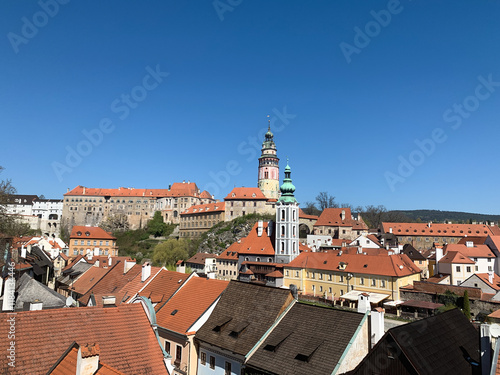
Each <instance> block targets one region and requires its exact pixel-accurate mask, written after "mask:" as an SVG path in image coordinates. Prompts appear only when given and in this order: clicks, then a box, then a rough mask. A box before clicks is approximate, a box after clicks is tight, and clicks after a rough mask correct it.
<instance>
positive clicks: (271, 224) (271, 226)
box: [267, 221, 274, 237]
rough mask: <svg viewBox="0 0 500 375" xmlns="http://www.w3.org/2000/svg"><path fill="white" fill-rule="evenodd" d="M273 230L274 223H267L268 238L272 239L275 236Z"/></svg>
mask: <svg viewBox="0 0 500 375" xmlns="http://www.w3.org/2000/svg"><path fill="white" fill-rule="evenodd" d="M273 228H274V222H273V221H268V222H267V236H268V237H271V236H272V235H273Z"/></svg>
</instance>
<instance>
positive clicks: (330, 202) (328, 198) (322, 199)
mask: <svg viewBox="0 0 500 375" xmlns="http://www.w3.org/2000/svg"><path fill="white" fill-rule="evenodd" d="M316 202H317V203H318V207H319V209H320V210H321V211H323V210H325V208H338V206H339V205H338V204H337V202H335V197H334V196H332V195H330V194H328V193H327V192H326V191H322V192H320V193H319V194H318V195H317V196H316Z"/></svg>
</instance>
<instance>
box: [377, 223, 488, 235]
mask: <svg viewBox="0 0 500 375" xmlns="http://www.w3.org/2000/svg"><path fill="white" fill-rule="evenodd" d="M391 228H392V233H393V234H395V235H396V236H439V237H464V236H465V235H468V236H470V235H472V236H488V235H491V234H495V233H496V232H497V230H498V227H492V226H488V225H483V224H435V223H431V224H426V223H382V231H383V232H385V233H389V232H390V231H391Z"/></svg>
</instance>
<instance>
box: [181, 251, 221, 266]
mask: <svg viewBox="0 0 500 375" xmlns="http://www.w3.org/2000/svg"><path fill="white" fill-rule="evenodd" d="M207 258H217V254H209V253H196V254H194V255H193V256H192V257H191V258H189V259H188V260H186V263H194V264H199V265H202V266H204V265H205V259H207Z"/></svg>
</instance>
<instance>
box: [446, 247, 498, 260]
mask: <svg viewBox="0 0 500 375" xmlns="http://www.w3.org/2000/svg"><path fill="white" fill-rule="evenodd" d="M443 251H459V252H460V253H462V254H463V255H465V256H466V257H469V258H495V254H493V251H491V249H490V248H489V247H488V246H486V245H481V244H478V245H474V246H473V247H468V246H467V245H465V244H455V243H454V244H451V243H449V244H447V245H446V246H445V247H444V248H443Z"/></svg>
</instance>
